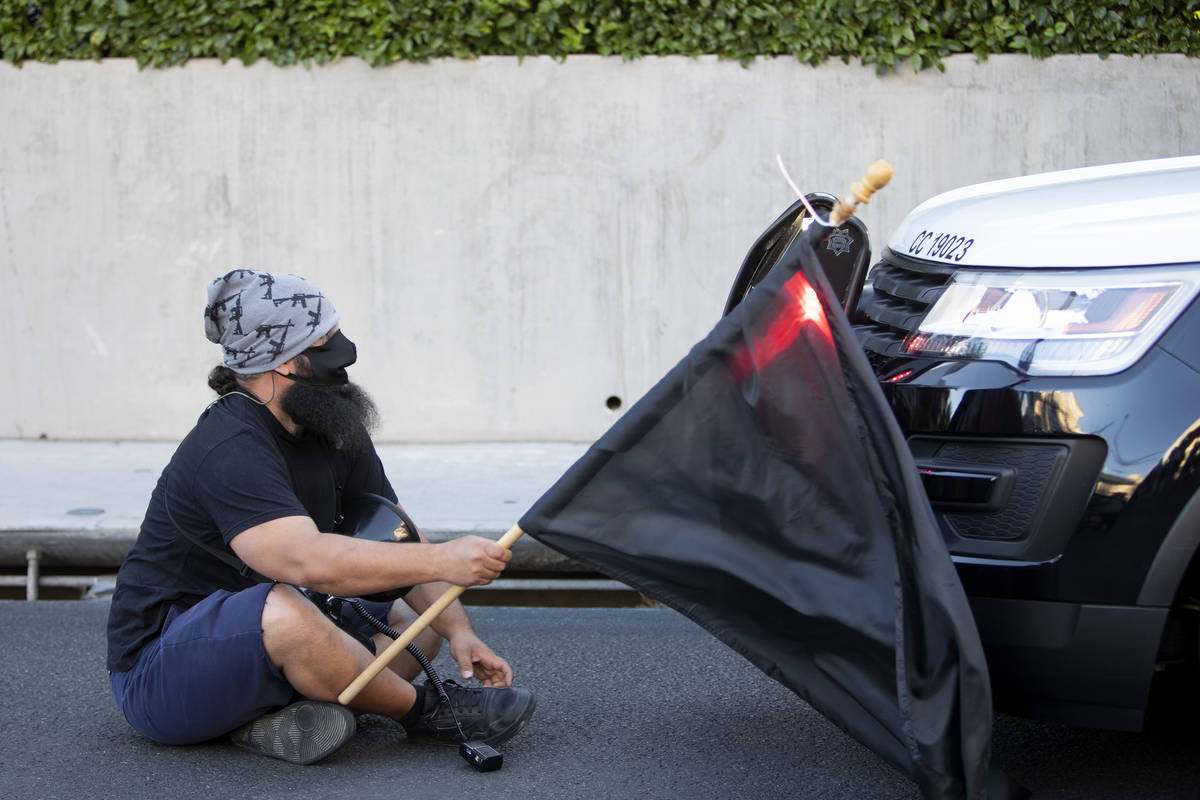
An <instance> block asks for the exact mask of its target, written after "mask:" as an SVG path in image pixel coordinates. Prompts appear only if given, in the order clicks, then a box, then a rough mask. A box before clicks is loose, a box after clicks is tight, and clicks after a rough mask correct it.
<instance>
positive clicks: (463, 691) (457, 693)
mask: <svg viewBox="0 0 1200 800" xmlns="http://www.w3.org/2000/svg"><path fill="white" fill-rule="evenodd" d="M444 684H445V687H446V694H447V695H448V696H449V697H450V702H451V703H453V704H454V710H455V713H458V714H479V713H482V711H483V689H474V688H468V687H466V686H460V685H458V684H457V683H456V682H454V681H444Z"/></svg>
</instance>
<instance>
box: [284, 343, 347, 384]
mask: <svg viewBox="0 0 1200 800" xmlns="http://www.w3.org/2000/svg"><path fill="white" fill-rule="evenodd" d="M300 355H302V356H304V357H305V358H306V359H308V370H309V374H308V375H297V374H295V373H293V374H291V375H283V373H281V372H280V373H276V374H278V375H282V376H283V377H284V378H287V379H289V380H293V381H296V382H298V383H307V384H311V385H313V386H344V385H345V384H346V383H348V382H349V381H350V377H349V376H348V375H346V367H348V366H350V365H351V364H353V363H354V362H355V361H357V360H358V348H356V347H355V346H354V342H352V341H350V340H349V339H347V338H346V337H345V336H343V335H342V332H341V331H338V332H337V333H335V334H334V335H333V336H330V337H329V339H328V341H326V342H325V344H323V345H321V346H319V347H310V348H308V349H307V350H305V351H304V352H303V353H301V354H300Z"/></svg>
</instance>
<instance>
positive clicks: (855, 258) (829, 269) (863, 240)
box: [723, 192, 871, 314]
mask: <svg viewBox="0 0 1200 800" xmlns="http://www.w3.org/2000/svg"><path fill="white" fill-rule="evenodd" d="M805 199H807V200H808V202H809V203H810V204H812V207H813V209H814V210H816V212H817V213H818V214H820V215H821V216H823V217H827V216H828V214H829V212H830V211H831V210H832V209H833V205H834V203H836V202H837V198H836V197H834V196H833V195H830V194H825V193H824V192H813V193H811V194H808V195H805ZM808 216H809V215H808V209H806V208H805V207H804V203H802V202H801V201H799V200H797V201H796V202H795V203H793V204H792V205H791V207H789V208H788V210H787V211H785V212H783V214H781V215H780V216H779V218H778V219H776V220H775V221H774V222H773V223H771V226H770V227H769V228H767V229H766V230H765V231H764V232H763V234H762V235H761V236H759V237H758V239H757V240H756V241H755V242H754V244H753V245H751V247H750V251H749V252H748V253H746V258H745V259H744V260H743V261H742V267H741V269H739V270H738V274H737V277H736V278H735V279H734V281H733V287H732V288H731V289H730V290H729V299H728V300H727V301H726V302H725V311H724V312H723V314H728V313H729V312H730V311H732V310H733V309H734V308H735V307H736V306H737V304H738V303H740V302H741V301H742V298H743V297H745V296H746V295H747V294H748V293H749V292H750V290H751V289H753V288H754V287H755V285H756V284H758V283H759V282H761V281H762V279H763V278H765V277H766V276H767V273H769V272H770V271H771V269H772V268H773V267H774V266H775V265H776V264H778V263H779V261H780V259H782V258H783V256H784V254H785V253H787V252H788V250H790V249H791V248H792V246H793V245H794V244H795V243H796V238H797V237H798V236H799V234H800V233H801V232H803V230H804V229H805V227H807V226H806V224H805V220H807V219H808ZM817 258H818V260H819V261H820V262H821V269H823V270H824V271H825V277H826V278H827V279H828V280H829V284H830V286H832V287H833V290H834V292H836V293H837V296H838V299H839V300H840V301H841V303H842V308H843V309H845V311H846V313H847V314H850V313H851V312H853V310H854V307H855V306H856V305H858V298H859V296H860V294H861V293H862V286H863V281H864V280H865V279H866V277H867V265H868V264H869V263H870V261H871V240H870V237H869V236H868V234H867V226H866V225H864V224H863V223H862V221H861V220H859V219H858V217H851V218H850V219H848V220H847V221H846V222H845V223H843V224H842V225H841V227H839V228H837V229H836V230H834V231H833V232H832V233H830V234H829V235H828V236H827V237H825V241H824V242H823V243H822V245H821V246H820V247H819V248H818V249H817Z"/></svg>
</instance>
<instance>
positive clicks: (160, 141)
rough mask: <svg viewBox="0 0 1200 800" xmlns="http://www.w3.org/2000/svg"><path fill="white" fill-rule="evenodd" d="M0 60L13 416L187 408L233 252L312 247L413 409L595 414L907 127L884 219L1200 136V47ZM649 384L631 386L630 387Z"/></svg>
mask: <svg viewBox="0 0 1200 800" xmlns="http://www.w3.org/2000/svg"><path fill="white" fill-rule="evenodd" d="M946 66H947V69H946V72H945V73H939V72H937V71H933V70H931V71H926V72H922V73H920V74H917V75H914V74H911V73H908V72H902V73H901V74H899V75H890V76H887V77H883V78H880V77H877V76H876V75H875V73H874V71H873V69H871V68H863V67H860V66H857V65H844V64H841V63H832V64H828V65H825V66H822V67H820V68H817V69H813V68H810V67H807V66H802V65H800V64H796V63H794V62H792V61H789V60H776V61H765V62H760V63H756V64H754V65H753V66H751V67H750V68H748V69H745V68H742V67H741V66H739V65H737V64H734V63H723V62H718V61H716V60H715V59H709V58H702V59H698V60H690V59H685V58H668V59H646V60H641V61H634V62H630V63H624V62H621V61H619V60H611V59H604V58H598V57H579V58H571V59H568V60H567V61H566V62H563V63H557V62H554V61H551V60H546V59H528V60H526V61H525V62H524V63H523V64H520V65H519V64H518V63H517V61H516V60H515V59H508V58H484V59H480V60H478V61H470V62H468V61H442V62H437V63H432V64H427V65H419V64H400V65H395V66H390V67H386V68H382V69H374V70H373V69H370V68H369V67H367V66H365V65H364V64H362V63H360V62H357V61H345V62H342V63H338V64H335V65H333V66H330V67H323V68H319V69H318V68H314V69H311V70H306V69H303V68H286V69H281V68H277V67H274V66H270V65H267V64H257V65H254V66H252V67H249V68H246V67H243V66H242V65H240V64H238V63H230V64H225V65H222V64H219V63H216V62H212V61H200V62H193V63H190V64H188V65H187V66H186V67H184V68H175V69H167V70H145V71H141V72H139V71H138V70H137V69H136V67H135V65H134V64H133V63H131V62H126V61H112V62H105V63H90V62H87V63H61V64H58V65H44V64H27V65H25V66H24V67H23V68H20V69H17V68H15V67H12V66H11V65H8V64H0V275H2V276H3V278H2V280H3V289H4V299H5V301H6V302H5V313H4V314H3V315H2V317H0V319H2V321H0V341H3V342H4V344H5V350H6V352H5V355H4V357H3V359H2V362H3V364H4V367H3V376H4V390H3V393H2V394H0V437H9V438H11V437H20V438H28V437H37V436H40V435H46V436H49V437H51V438H67V439H73V438H80V439H175V438H178V437H180V436H181V435H182V434H183V433H185V432H186V431H187V429H188V427H189V426H190V424H191V422H192V420H194V418H195V416H196V415H197V414H198V413H199V412H200V411H201V410H202V409H203V407H204V405H205V404H206V403H207V402H208V399H209V397H210V395H209V392H208V389H207V387H206V386H205V384H204V377H205V374H206V373H207V371H208V369H209V368H210V367H211V366H212V365H213V364H214V363H216V360H217V358H218V355H219V354H218V351H217V348H216V346H215V345H212V344H210V343H208V342H207V341H206V340H205V338H204V334H203V328H202V324H201V310H202V307H203V303H204V300H203V298H204V286H205V285H206V283H207V282H208V281H209V280H210V279H212V278H214V277H216V276H217V275H219V274H221V273H223V272H224V271H226V270H227V269H229V268H231V267H233V266H253V267H259V268H265V269H270V270H275V271H287V272H296V273H298V274H302V275H305V276H306V277H309V278H310V279H312V280H314V281H316V282H317V283H318V284H319V285H320V286H322V287H323V288H324V289H325V290H326V292H327V293H329V294H330V295H331V296H332V297H333V298H334V301H335V303H336V304H337V306H338V308H339V310H340V311H341V312H342V316H343V329H344V330H345V331H346V333H347V335H348V336H350V337H351V338H352V339H354V340H356V341H357V342H358V344H359V352H360V362H359V365H358V366H356V367H355V368H354V370H353V376H354V377H355V378H356V379H357V380H359V381H360V382H362V383H363V384H364V385H365V386H367V388H368V389H371V390H372V391H373V393H374V394H375V396H376V398H377V400H378V401H379V403H380V405H381V407H382V410H383V416H384V424H383V427H382V430H381V431H380V438H382V439H384V440H389V441H472V440H477V441H483V440H527V439H533V440H561V441H588V440H591V439H593V438H595V437H596V436H597V435H599V434H600V433H602V432H603V431H604V430H605V429H606V428H607V426H608V425H609V424H610V423H611V421H612V419H613V415H614V412H613V411H610V410H609V409H608V408H607V407H606V400H607V399H608V398H609V397H611V396H615V397H619V398H621V399H622V400H623V401H624V406H623V408H627V407H628V405H629V404H630V403H631V402H632V401H633V400H635V399H636V398H637V397H638V396H639V395H640V394H641V393H642V392H643V391H644V390H645V389H646V388H648V387H649V386H650V385H651V384H652V383H653V382H654V381H655V380H657V378H658V377H659V376H660V375H661V374H662V373H663V372H665V371H666V370H667V369H668V368H669V367H670V366H671V365H672V364H674V363H675V361H676V360H678V358H679V357H680V356H681V355H682V354H683V353H684V352H686V350H687V349H688V347H690V345H691V344H692V343H693V342H694V341H695V340H696V339H698V338H699V337H700V336H702V335H703V334H704V333H705V332H706V331H707V330H708V328H709V327H710V325H711V323H712V322H713V321H714V320H715V319H716V317H717V315H718V314H719V312H720V310H721V308H722V306H723V304H724V299H725V295H726V292H727V291H728V287H729V284H730V282H731V280H732V278H733V275H734V273H735V271H736V269H737V267H738V265H739V264H740V262H741V259H742V257H743V255H744V254H745V251H746V250H747V248H748V247H749V246H750V244H751V242H752V241H753V240H754V238H755V237H756V236H757V234H758V233H759V232H760V231H761V230H762V229H763V228H764V227H765V226H766V225H767V224H768V223H769V222H770V221H771V220H773V219H774V217H775V216H776V215H777V214H778V213H779V212H780V211H782V210H783V209H784V208H785V207H786V206H788V205H789V204H790V203H791V202H792V200H793V199H794V198H793V196H792V194H791V192H790V190H789V189H788V187H787V185H786V184H785V182H784V181H783V179H782V178H781V177H780V175H779V173H778V171H777V169H776V166H775V154H776V153H780V154H782V155H783V157H784V159H785V161H786V163H787V165H788V166H789V169H790V171H791V172H792V174H793V175H794V176H795V177H796V179H797V181H798V182H799V183H800V184H801V186H802V188H804V189H805V190H806V191H808V190H815V189H821V190H826V191H832V192H835V193H841V192H842V191H843V190H844V188H845V186H846V185H847V184H848V183H849V182H850V181H851V180H853V179H855V178H857V177H858V176H859V174H860V173H861V171H862V169H863V167H864V166H865V165H866V164H867V163H869V162H870V161H871V160H873V159H875V158H877V157H886V158H888V159H889V160H891V161H892V163H893V164H894V165H895V168H896V177H895V179H894V180H893V183H892V185H891V186H890V187H889V188H888V189H886V190H885V191H884V192H882V193H881V194H880V195H879V196H878V197H877V199H876V201H875V202H873V203H872V204H871V206H869V207H868V208H867V209H865V212H864V214H863V218H864V220H865V221H866V223H867V224H868V225H869V226H870V227H871V228H872V230H873V231H874V232H875V234H876V240H875V246H876V250H878V249H879V247H880V246H881V244H882V241H883V239H884V235H885V234H886V233H890V231H891V230H892V228H894V226H895V225H896V224H897V223H898V222H899V220H900V218H901V217H902V216H903V214H904V213H905V212H906V211H907V210H908V209H909V208H910V207H911V206H913V205H914V204H915V203H917V202H918V201H920V200H921V199H924V198H925V197H927V196H929V195H931V194H934V193H936V192H939V191H942V190H945V189H949V188H952V187H955V186H959V185H962V184H966V183H971V182H975V181H979V180H984V179H989V178H997V177H1005V176H1012V175H1018V174H1022V173H1027V172H1032V171H1040V170H1045V169H1056V168H1067V167H1076V166H1082V165H1086V164H1097V163H1105V162H1112V161H1123V160H1131V159H1137V158H1148V157H1158V156H1170V155H1180V154H1185V153H1200V71H1198V69H1197V62H1196V61H1194V60H1193V61H1189V60H1187V59H1185V58H1183V57H1182V56H1179V57H1176V56H1168V57H1160V58H1150V59H1140V58H1122V57H1112V58H1109V59H1107V60H1100V59H1097V58H1093V57H1058V58H1054V59H1050V60H1046V61H1032V60H1029V59H1026V58H1024V57H1020V56H1006V57H995V58H992V59H990V60H989V61H988V62H986V63H983V64H976V63H975V60H974V58H973V57H970V56H964V57H957V58H952V59H950V60H948V62H947V65H946ZM615 413H620V412H615Z"/></svg>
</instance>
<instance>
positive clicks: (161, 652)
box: [109, 583, 391, 744]
mask: <svg viewBox="0 0 1200 800" xmlns="http://www.w3.org/2000/svg"><path fill="white" fill-rule="evenodd" d="M273 586H274V584H270V583H261V584H258V585H257V586H253V587H251V588H249V589H245V590H243V591H240V592H237V593H231V592H227V591H224V590H221V591H217V592H214V593H213V594H211V595H209V596H208V597H206V598H205V599H204V600H201V601H200V602H199V603H197V604H196V605H194V606H192V607H191V608H189V609H187V610H186V611H183V612H182V613H180V612H179V611H178V610H173V611H172V612H171V613H170V614H168V616H167V620H166V622H165V623H164V624H163V630H162V634H161V635H160V636H159V637H158V638H157V639H155V640H154V641H152V642H150V643H149V644H148V645H146V646H145V647H144V648H143V649H142V652H141V654H140V655H139V656H138V660H137V663H136V664H135V665H134V666H133V669H131V670H129V671H128V672H114V673H112V674H111V675H110V676H109V681H110V683H111V684H112V690H113V695H114V696H115V697H116V699H117V705H118V706H119V707H120V709H121V713H123V714H124V715H125V719H126V720H128V721H129V724H130V725H132V726H133V728H134V729H135V730H137V731H138V732H139V733H141V734H143V735H144V736H147V737H149V738H151V739H153V740H154V741H156V742H160V743H162V744H195V743H196V742H203V741H207V740H209V739H213V738H216V737H218V736H222V735H224V734H226V733H228V732H229V731H232V730H233V729H235V728H237V727H239V726H240V725H243V724H245V723H247V722H249V721H250V720H252V719H254V718H256V717H258V716H261V715H262V714H264V713H266V712H268V711H272V710H274V709H276V708H280V707H281V706H285V705H287V704H288V703H291V702H292V701H293V700H295V699H297V697H298V696H297V694H296V691H295V690H294V689H293V688H292V686H291V684H289V683H288V682H287V679H286V678H285V677H284V676H283V673H281V672H280V671H279V670H278V669H276V668H275V665H274V664H272V663H271V659H270V658H268V657H267V650H266V648H265V647H264V646H263V640H262V612H263V605H264V604H265V603H266V600H267V593H268V592H269V591H271V588H272V587H273ZM390 605H391V604H390V603H368V604H367V606H368V608H369V610H370V611H371V613H372V614H375V615H376V616H379V617H381V618H383V619H386V615H387V610H388V608H389V607H390ZM343 616H345V615H343ZM341 626H342V627H344V628H347V629H348V630H350V631H351V632H352V633H357V634H359V638H362V635H363V634H365V635H366V636H368V638H369V634H370V630H369V629H368V628H366V627H365V626H363V625H362V624H361V621H360V620H358V619H357V615H356V614H354V612H353V611H351V612H350V617H348V618H346V622H345V624H342V625H341Z"/></svg>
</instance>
